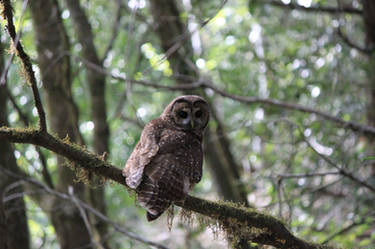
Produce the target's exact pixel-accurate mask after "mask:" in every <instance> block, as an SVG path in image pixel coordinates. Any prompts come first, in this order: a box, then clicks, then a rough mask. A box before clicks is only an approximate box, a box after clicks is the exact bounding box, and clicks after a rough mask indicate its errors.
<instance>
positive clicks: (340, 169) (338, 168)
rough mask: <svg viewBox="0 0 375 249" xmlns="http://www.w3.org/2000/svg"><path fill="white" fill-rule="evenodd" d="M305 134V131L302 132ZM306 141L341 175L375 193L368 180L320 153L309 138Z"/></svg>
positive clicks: (374, 188)
mask: <svg viewBox="0 0 375 249" xmlns="http://www.w3.org/2000/svg"><path fill="white" fill-rule="evenodd" d="M302 134H303V133H302ZM304 141H305V142H306V143H307V145H308V146H309V147H310V148H311V149H312V150H313V151H314V152H315V154H317V155H318V156H319V157H320V158H322V159H323V160H324V161H326V162H327V163H328V164H329V165H331V166H333V167H334V168H336V169H337V170H338V171H339V172H340V174H341V175H343V176H345V177H347V178H349V179H350V180H352V181H353V182H356V183H358V184H359V185H361V186H363V187H365V188H367V189H369V190H371V191H372V192H373V193H375V187H373V186H371V185H370V184H368V183H367V182H365V181H364V180H361V179H359V178H357V177H356V176H354V175H353V174H352V173H350V172H348V171H347V170H345V168H344V167H342V166H340V165H338V164H336V163H335V162H334V161H333V160H332V159H331V158H329V157H328V156H326V155H324V154H322V153H319V152H318V151H317V150H316V149H315V147H314V146H313V145H312V144H311V143H310V141H308V139H307V138H305V137H304Z"/></svg>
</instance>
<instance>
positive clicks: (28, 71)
mask: <svg viewBox="0 0 375 249" xmlns="http://www.w3.org/2000/svg"><path fill="white" fill-rule="evenodd" d="M0 5H1V15H2V16H3V18H4V20H5V21H6V25H5V27H6V29H7V30H8V33H9V36H10V37H11V39H12V42H13V44H12V45H13V47H14V48H15V50H16V54H17V56H18V57H19V58H20V60H21V65H22V70H23V71H24V75H25V77H26V81H27V82H28V83H29V84H30V86H31V89H32V91H33V95H34V100H35V107H36V109H37V111H38V116H39V128H40V130H41V131H46V130H47V124H46V114H45V112H44V109H43V105H42V101H41V99H40V95H39V91H38V86H37V82H36V78H35V74H34V71H33V66H32V64H31V61H30V57H29V55H28V54H26V52H25V51H24V49H23V46H22V44H21V42H20V41H19V40H18V39H17V33H16V29H15V27H14V23H13V13H12V12H13V9H12V5H11V4H10V0H0Z"/></svg>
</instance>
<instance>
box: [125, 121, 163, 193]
mask: <svg viewBox="0 0 375 249" xmlns="http://www.w3.org/2000/svg"><path fill="white" fill-rule="evenodd" d="M157 137H158V133H157V130H156V129H155V126H154V124H153V122H150V123H149V124H147V125H146V126H145V128H144V129H143V131H142V135H141V139H140V140H139V142H138V144H137V146H136V147H135V149H134V150H133V152H132V154H131V155H130V157H129V159H128V161H127V162H126V165H125V167H124V169H123V171H122V174H123V176H125V177H126V185H128V186H129V187H130V188H132V189H136V188H137V187H138V185H139V184H140V183H141V181H142V175H143V170H144V168H145V166H146V165H147V164H149V163H150V161H151V160H152V158H153V157H154V156H155V155H156V153H157V152H158V150H159V146H158V141H157V140H158V138H157Z"/></svg>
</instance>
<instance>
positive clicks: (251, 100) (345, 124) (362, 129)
mask: <svg viewBox="0 0 375 249" xmlns="http://www.w3.org/2000/svg"><path fill="white" fill-rule="evenodd" d="M72 56H73V57H75V58H77V59H79V60H80V61H82V62H83V63H84V64H86V65H87V66H88V67H90V68H91V69H93V70H96V71H97V72H99V73H102V74H105V75H108V76H110V77H111V78H113V79H116V80H120V81H125V82H129V83H133V84H137V85H142V86H145V87H152V88H156V89H164V90H169V91H186V90H192V89H197V88H204V89H211V90H213V91H214V92H215V93H217V94H219V95H221V96H223V97H226V98H229V99H232V100H236V101H238V102H242V103H245V104H249V105H252V104H263V105H268V106H275V107H279V108H285V109H289V110H295V111H300V112H305V113H310V114H315V115H317V116H319V117H322V118H324V119H326V120H329V121H331V122H333V123H336V124H337V125H338V126H340V127H342V128H344V129H349V130H352V131H353V132H357V133H363V134H365V135H368V136H371V137H375V127H373V126H368V125H364V124H360V123H356V122H352V121H345V120H343V119H342V118H340V117H336V116H333V115H331V114H329V113H325V112H322V111H319V110H317V109H313V108H310V107H307V106H303V105H299V104H293V103H288V102H284V101H280V100H276V99H269V98H259V97H251V96H250V97H248V96H241V95H235V94H230V93H228V92H226V91H225V90H222V89H220V88H218V87H217V86H215V85H214V84H212V82H209V81H207V80H205V79H200V80H198V81H196V82H193V83H188V84H178V85H175V86H166V85H161V84H157V83H153V82H149V81H145V80H135V79H128V78H126V77H123V76H120V75H114V74H112V73H110V72H108V71H107V70H105V69H104V68H103V67H101V66H100V65H97V64H95V63H92V62H90V61H88V60H86V59H84V58H80V57H78V56H75V55H72Z"/></svg>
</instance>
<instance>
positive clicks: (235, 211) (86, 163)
mask: <svg viewBox="0 0 375 249" xmlns="http://www.w3.org/2000/svg"><path fill="white" fill-rule="evenodd" d="M0 140H7V141H9V142H12V143H27V144H34V145H38V146H42V147H44V148H46V149H48V150H51V151H53V152H55V153H56V154H58V155H61V156H64V157H66V158H67V159H69V160H71V161H72V162H74V163H75V164H76V166H77V167H79V168H81V169H85V170H87V171H90V172H92V173H95V174H97V175H98V176H102V177H105V178H106V179H110V180H113V181H115V182H117V183H120V184H122V185H124V186H126V184H125V178H124V177H123V176H122V174H121V170H120V169H119V168H117V167H115V166H113V165H111V164H110V163H108V162H106V161H103V160H102V158H101V157H100V156H98V155H95V154H93V153H91V152H89V151H87V150H86V149H85V148H83V147H82V146H79V145H77V144H74V143H71V142H70V141H69V139H59V138H57V137H55V136H53V135H51V134H49V133H47V132H44V131H40V130H39V129H35V128H26V129H16V128H9V127H0ZM126 187H127V186H126ZM175 204H176V205H178V206H180V207H182V208H184V209H186V210H190V211H194V212H196V213H199V214H202V215H205V216H208V217H210V218H212V219H214V220H216V221H218V223H219V224H220V225H222V226H223V227H224V228H225V229H227V230H229V231H230V232H231V233H234V234H237V235H239V236H240V237H241V238H242V239H246V240H247V241H251V242H256V243H260V244H266V245H272V246H275V247H277V248H292V249H293V248H295V249H297V248H298V249H318V248H322V249H323V248H327V249H328V248H332V249H333V247H330V246H325V245H319V244H313V243H309V242H306V241H304V240H302V239H299V238H297V237H295V236H294V235H293V234H291V233H290V231H289V230H288V229H287V228H286V226H285V225H284V224H283V223H282V222H281V221H279V220H278V219H276V218H274V217H272V216H270V215H266V214H263V213H260V212H257V211H255V210H253V209H249V208H245V207H242V206H239V205H236V204H233V203H229V202H221V201H218V202H213V201H207V200H203V199H200V198H197V197H193V196H188V197H187V198H186V199H185V201H183V202H179V203H175Z"/></svg>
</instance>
